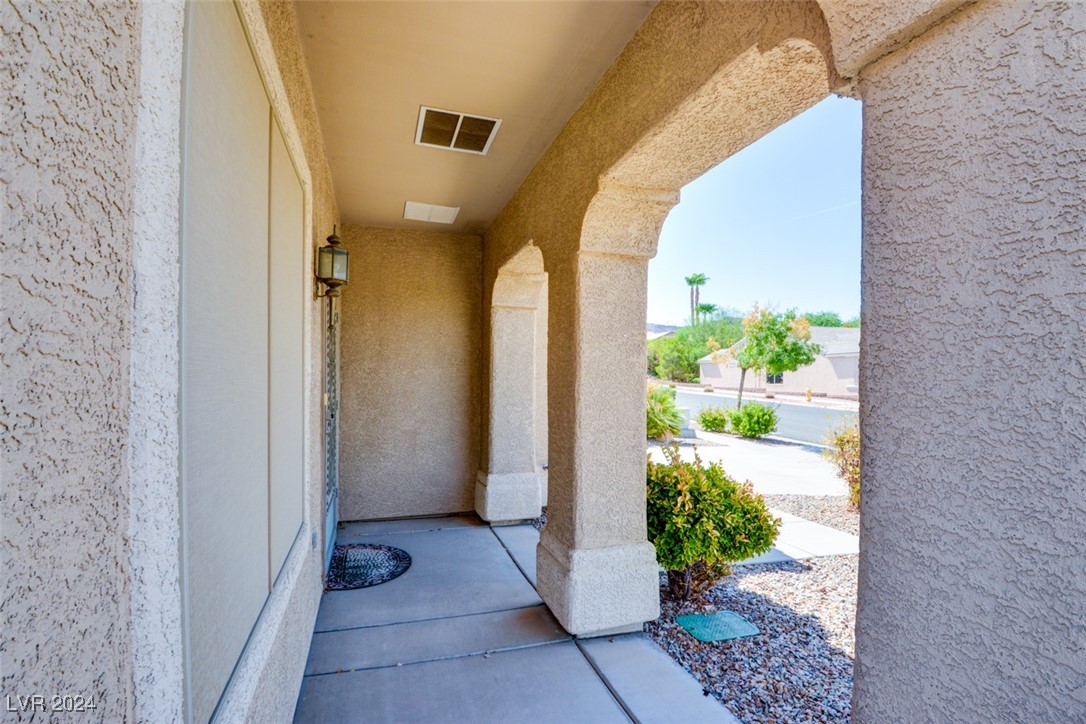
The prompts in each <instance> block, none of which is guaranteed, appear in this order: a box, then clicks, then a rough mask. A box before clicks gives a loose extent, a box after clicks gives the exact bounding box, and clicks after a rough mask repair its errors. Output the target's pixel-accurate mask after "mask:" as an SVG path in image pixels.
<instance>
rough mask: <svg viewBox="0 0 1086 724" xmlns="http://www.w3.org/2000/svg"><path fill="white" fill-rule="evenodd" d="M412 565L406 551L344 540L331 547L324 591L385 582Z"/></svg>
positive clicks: (345, 589)
mask: <svg viewBox="0 0 1086 724" xmlns="http://www.w3.org/2000/svg"><path fill="white" fill-rule="evenodd" d="M410 567H411V556H409V555H408V554H407V551H403V550H400V549H399V548H393V547H392V546H386V545H380V544H378V543H345V544H343V545H337V546H336V547H335V550H333V551H332V565H331V566H329V568H328V582H327V583H326V584H325V586H324V590H326V591H350V590H353V589H355V588H368V587H369V586H376V585H378V584H381V583H387V582H388V581H391V580H392V579H393V578H398V577H399V576H401V575H403V573H404V571H406V570H407V569H408V568H410Z"/></svg>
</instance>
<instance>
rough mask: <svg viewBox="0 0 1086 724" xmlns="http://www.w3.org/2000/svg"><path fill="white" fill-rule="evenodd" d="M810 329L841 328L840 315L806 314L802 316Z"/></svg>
mask: <svg viewBox="0 0 1086 724" xmlns="http://www.w3.org/2000/svg"><path fill="white" fill-rule="evenodd" d="M803 316H804V317H806V318H807V321H808V322H810V323H811V326H812V327H842V326H844V322H842V321H841V315H840V314H838V313H837V312H808V313H806V314H804V315H803Z"/></svg>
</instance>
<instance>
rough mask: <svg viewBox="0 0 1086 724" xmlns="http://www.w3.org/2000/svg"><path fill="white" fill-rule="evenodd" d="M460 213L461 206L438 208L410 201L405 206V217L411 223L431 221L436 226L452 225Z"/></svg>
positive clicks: (435, 205)
mask: <svg viewBox="0 0 1086 724" xmlns="http://www.w3.org/2000/svg"><path fill="white" fill-rule="evenodd" d="M459 213H460V207H459V206H438V205H437V204H420V203H419V202H418V201H408V202H407V203H405V204H404V205H403V217H404V218H405V219H408V220H410V221H430V222H433V223H435V224H451V223H452V222H454V221H456V215H457V214H459Z"/></svg>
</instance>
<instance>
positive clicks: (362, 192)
mask: <svg viewBox="0 0 1086 724" xmlns="http://www.w3.org/2000/svg"><path fill="white" fill-rule="evenodd" d="M655 4H656V2H655V0H639V1H637V2H531V1H528V0H520V1H514V2H298V3H297V5H296V6H297V9H298V18H299V23H300V27H301V34H302V43H303V47H304V49H305V54H306V60H307V62H308V65H309V73H310V76H311V78H312V83H313V91H314V95H315V97H316V103H317V111H318V115H319V117H320V123H321V131H322V133H323V136H324V144H325V151H326V153H327V155H328V160H329V164H330V166H331V171H332V178H333V181H334V183H335V187H336V202H337V204H338V206H339V211H340V215H341V217H342V219H343V222H344V223H351V224H365V225H371V226H384V227H394V228H413V229H428V230H433V231H445V232H467V233H482V232H483V231H484V230H485V229H486V228H487V227H488V226H489V224H490V223H491V222H492V221H493V220H494V217H495V216H496V215H497V214H498V212H499V211H500V210H501V209H502V207H503V206H504V205H505V204H506V202H507V201H509V199H510V198H511V197H512V195H513V193H514V192H515V191H516V190H517V188H519V186H520V184H521V183H522V182H523V181H524V178H525V177H526V176H527V175H528V173H529V172H530V171H531V169H532V167H533V166H534V165H535V163H536V162H537V161H538V160H539V158H540V156H541V155H542V154H543V152H544V151H545V150H546V149H547V147H548V146H549V145H550V143H551V141H553V140H554V138H555V136H557V135H558V133H559V131H561V129H562V127H563V126H564V125H565V124H566V122H567V121H568V120H569V118H570V117H571V116H572V115H573V113H574V111H576V110H577V108H578V107H579V106H580V104H581V103H582V102H583V101H584V99H585V97H586V96H587V95H588V93H589V91H590V90H591V89H592V87H593V85H595V83H596V81H597V80H599V78H600V76H601V75H603V73H604V71H606V70H607V68H608V67H609V66H610V65H611V64H612V62H614V60H615V58H616V57H617V56H618V54H619V53H620V52H621V51H622V49H623V48H624V47H625V45H626V43H627V42H628V41H629V40H630V38H631V37H632V36H633V34H634V32H635V31H636V30H637V28H638V27H639V26H640V25H641V22H642V21H643V20H644V19H645V17H646V16H647V15H648V14H649V12H650V11H651V10H652V8H653V7H654V6H655ZM422 106H428V107H432V108H438V109H443V110H449V111H456V112H461V113H465V114H468V115H472V116H482V117H487V118H495V119H500V120H501V126H500V127H499V129H498V131H497V132H496V134H495V135H494V139H493V142H492V144H491V146H490V148H489V150H488V152H487V153H486V155H476V154H470V153H462V152H457V151H452V150H446V149H440V148H432V147H427V146H420V145H417V144H416V143H415V138H416V128H417V125H418V122H419V114H420V108H421V107H422ZM409 201H413V202H419V203H423V204H437V205H441V206H450V207H459V208H460V211H459V213H458V215H457V216H456V220H455V221H454V222H453V223H452V224H443V223H435V222H424V221H411V220H405V219H404V207H405V204H406V202H409Z"/></svg>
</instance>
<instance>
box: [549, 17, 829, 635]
mask: <svg viewBox="0 0 1086 724" xmlns="http://www.w3.org/2000/svg"><path fill="white" fill-rule="evenodd" d="M746 30H747V31H749V35H746V36H742V34H740V35H741V40H737V41H736V42H737V43H740V44H739V45H738V46H737V47H736V48H735V50H734V52H733V53H732V54H730V55H729V56H728V58H727V59H726V60H725V61H724V62H723V63H722V64H721V65H720V66H719V67H718V68H717V69H716V70H715V71H714V72H713V73H711V74H710V75H709V76H708V77H707V78H706V80H705V82H704V83H703V84H702V85H701V86H700V87H699V88H698V89H697V90H695V91H694V92H693V93H691V94H690V95H688V96H686V97H685V98H683V99H681V100H679V101H677V102H676V103H675V105H674V106H673V107H672V109H671V110H670V111H669V112H668V113H666V114H665V115H664V116H663V117H662V118H661V119H660V121H659V122H657V123H656V124H655V125H653V126H652V127H650V128H648V129H647V130H646V131H645V132H643V133H642V134H641V135H640V137H639V138H638V139H637V140H635V141H633V142H632V143H631V144H630V145H629V146H628V147H627V148H626V150H625V152H624V153H623V154H622V155H621V156H620V157H619V158H618V160H617V161H616V162H614V163H612V164H610V165H609V166H607V167H605V168H603V169H601V171H600V173H599V174H598V176H597V179H598V181H597V184H596V188H595V193H594V195H593V196H592V197H591V199H590V200H589V202H588V204H587V206H586V207H585V212H584V215H583V217H582V220H581V223H580V235H579V239H578V244H577V246H576V248H575V250H573V251H572V253H569V254H568V255H567V256H565V257H564V258H562V259H561V260H560V261H559V263H558V265H557V266H556V268H559V269H562V270H563V274H561V275H558V274H556V275H555V278H554V279H552V293H551V296H552V300H556V299H559V298H561V299H562V301H563V302H564V304H565V308H564V311H565V312H566V321H567V323H565V324H562V325H561V326H559V325H558V324H555V325H554V326H553V328H552V342H551V357H550V359H551V363H552V372H551V377H552V394H551V404H552V412H551V419H552V421H553V420H556V419H559V420H562V421H563V428H566V427H567V426H568V432H567V431H566V430H565V429H563V434H562V435H561V436H555V435H552V450H551V462H552V466H551V470H552V475H551V503H550V506H549V508H548V525H547V527H546V528H545V529H544V531H543V533H542V535H541V542H540V546H539V551H538V574H537V576H538V580H539V590H540V592H541V594H542V596H543V598H544V600H546V601H547V603H548V605H549V606H550V607H551V609H552V610H553V611H554V612H555V614H556V616H557V617H558V618H559V620H560V621H561V622H562V624H563V625H564V626H565V627H566V628H567V629H568V630H570V631H572V632H574V633H578V634H589V635H591V634H598V633H603V632H611V631H615V630H625V629H630V628H634V629H636V628H640V622H641V621H645V620H649V619H651V618H655V617H656V615H658V610H659V608H658V606H659V589H658V577H657V570H658V569H657V564H656V559H655V554H654V550H653V547H652V545H651V544H650V543H649V542H648V541H647V540H646V521H645V500H644V491H645V488H644V485H645V448H644V444H645V429H644V409H645V400H644V360H645V335H644V329H645V307H646V288H647V267H648V261H649V259H650V258H652V257H653V256H654V255H655V253H656V244H657V241H658V238H659V233H660V229H661V227H662V225H663V222H664V219H665V218H666V217H667V214H668V212H669V211H670V209H671V208H672V207H673V206H674V205H675V204H676V203H678V201H679V190H680V189H681V187H682V186H683V185H685V184H686V183H688V182H690V181H691V180H693V179H694V178H696V177H697V176H699V175H701V174H702V173H704V172H705V171H707V170H709V169H710V168H712V167H713V166H715V165H717V164H719V163H720V162H721V161H723V160H724V159H726V158H728V157H729V156H731V155H732V154H734V153H736V152H737V151H739V150H741V149H742V148H744V147H746V146H747V145H749V144H751V143H753V142H754V141H756V140H757V139H759V138H761V137H762V136H764V135H765V134H767V133H769V132H770V131H771V130H773V129H774V128H776V127H777V126H779V125H781V124H782V123H784V122H786V121H788V120H790V119H791V118H793V117H795V116H796V115H798V114H800V113H801V112H803V111H804V110H806V109H807V108H809V107H811V106H813V105H814V104H815V103H817V102H818V101H820V100H822V99H823V98H825V97H826V96H828V95H829V94H830V93H831V92H832V91H833V90H834V89H835V88H836V87H838V86H839V80H838V78H837V76H836V74H835V72H834V70H833V64H832V60H831V58H832V55H831V50H830V40H829V34H828V31H827V29H826V26H825V23H824V21H823V20H822V18H821V14H820V13H818V12H817V7H816V6H815V7H811V6H803V7H801V6H791V7H783V6H782V7H781V8H780V12H779V13H778V14H777V15H776V16H774V17H773V18H772V22H768V23H764V22H763V24H761V25H752V26H751V27H750V28H748V29H746ZM742 43H746V44H745V45H743V44H742ZM562 262H564V264H563V263H562ZM568 322H572V323H568ZM559 366H560V368H559V369H554V368H555V367H559ZM560 380H567V381H573V387H572V389H571V390H570V393H571V394H568V395H559V394H555V392H554V391H553V390H554V387H555V386H556V384H557V382H558V381H560ZM552 425H553V422H552ZM564 440H565V441H570V443H571V444H569V445H561V444H555V443H556V441H557V442H561V441H564Z"/></svg>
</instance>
